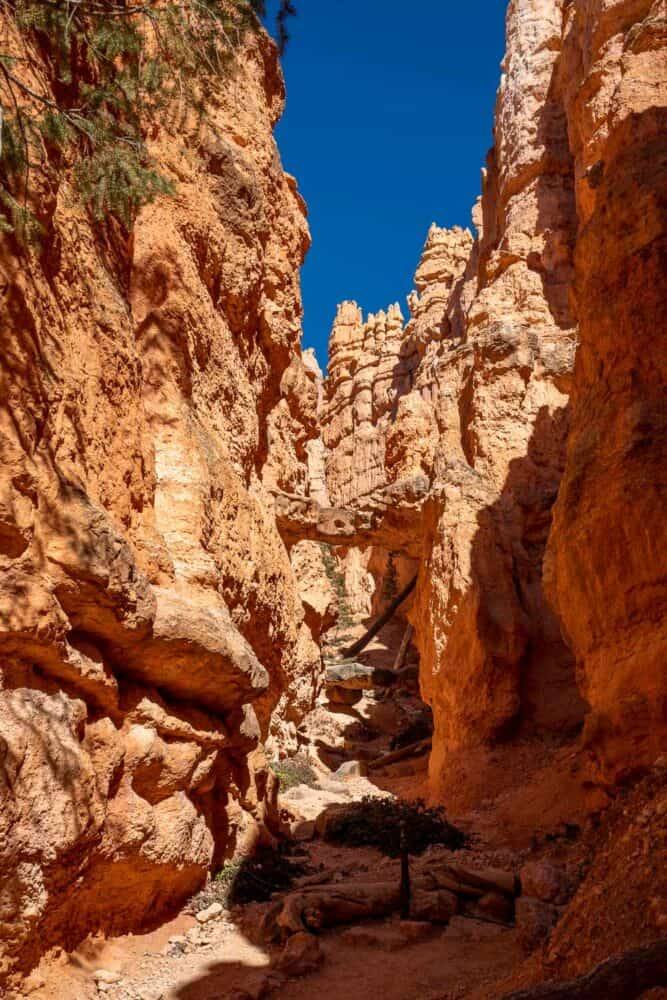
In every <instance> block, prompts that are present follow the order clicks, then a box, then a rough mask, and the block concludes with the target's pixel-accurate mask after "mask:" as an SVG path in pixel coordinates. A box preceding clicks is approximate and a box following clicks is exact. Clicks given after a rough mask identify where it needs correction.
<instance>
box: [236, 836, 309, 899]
mask: <svg viewBox="0 0 667 1000" xmlns="http://www.w3.org/2000/svg"><path fill="white" fill-rule="evenodd" d="M290 850H291V845H289V844H284V845H282V846H281V847H279V848H278V849H277V850H274V849H273V848H271V847H261V848H259V849H258V850H257V851H256V853H255V854H254V855H253V856H252V857H250V858H243V859H242V860H241V861H234V862H227V864H226V865H225V866H224V867H223V868H222V869H221V871H220V872H219V873H218V875H217V876H216V880H218V879H220V880H222V883H223V885H226V888H227V891H226V898H227V902H228V903H229V904H230V905H232V906H234V905H236V904H239V903H265V902H266V901H267V900H269V899H271V896H272V895H273V893H274V892H284V891H286V890H287V889H290V888H291V887H292V883H293V882H294V879H295V878H297V877H298V876H299V875H304V874H306V870H307V869H306V866H305V865H303V864H300V863H298V862H296V861H294V860H292V859H291V858H290V856H289V853H290Z"/></svg>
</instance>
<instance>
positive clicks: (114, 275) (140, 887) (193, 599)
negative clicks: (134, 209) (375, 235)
mask: <svg viewBox="0 0 667 1000" xmlns="http://www.w3.org/2000/svg"><path fill="white" fill-rule="evenodd" d="M2 31H3V37H4V39H5V40H6V41H7V44H8V45H10V46H11V47H12V48H13V50H14V51H16V52H17V53H18V54H20V55H26V54H27V56H28V59H27V61H26V62H24V63H21V64H20V65H22V66H24V67H26V68H25V80H24V82H25V83H26V84H27V85H28V86H30V87H32V89H33V90H35V91H37V92H39V93H47V94H48V93H49V92H50V91H49V88H50V86H51V83H52V81H51V80H50V77H49V71H48V66H47V65H45V64H43V63H41V62H40V57H39V54H38V53H37V52H36V51H30V52H28V53H26V52H25V51H24V50H22V45H23V42H22V41H21V39H20V38H19V37H18V36H16V35H15V34H14V33H13V26H12V23H11V22H7V21H4V22H3V24H2ZM27 67H30V68H29V69H28V68H27ZM283 102H284V87H283V81H282V76H281V73H280V68H279V65H278V59H277V53H276V50H275V47H274V45H273V43H271V42H270V41H269V39H268V37H266V36H265V35H264V34H263V33H262V34H257V35H249V36H248V37H247V39H246V41H245V43H244V46H243V49H242V50H241V52H240V53H239V55H238V58H237V60H236V63H235V66H234V68H233V71H232V72H231V73H230V75H229V76H228V77H227V78H226V79H224V80H222V81H221V82H220V83H219V84H217V85H216V86H215V87H213V89H212V91H211V93H210V94H209V101H208V103H209V111H208V117H207V119H206V121H205V122H201V121H199V120H197V121H190V120H189V118H188V117H187V116H186V117H185V119H183V117H182V116H173V117H174V121H173V122H172V123H171V125H170V124H169V123H168V122H167V120H166V119H165V122H164V123H162V124H160V123H155V125H154V129H153V137H152V143H153V152H154V153H155V155H156V157H157V159H158V161H159V162H160V164H161V167H162V169H163V171H164V173H165V174H166V175H167V176H168V177H169V178H170V179H172V180H173V181H174V182H175V184H176V195H175V197H173V198H163V199H160V200H159V201H158V202H156V203H154V204H152V205H149V206H148V207H146V208H145V209H143V210H142V212H141V213H140V216H139V218H138V220H137V222H136V225H135V227H134V231H133V234H132V237H131V239H129V240H126V239H125V238H124V237H123V234H122V232H121V231H120V230H117V229H114V226H113V224H112V223H110V224H109V226H107V227H106V228H105V227H104V226H101V225H99V224H93V223H92V222H91V219H90V217H89V216H88V214H87V213H86V211H85V210H84V208H83V207H82V206H81V204H80V202H79V200H78V198H77V196H76V195H75V194H74V192H73V189H72V186H71V184H70V177H69V175H68V173H67V171H63V170H62V169H59V170H56V169H55V167H54V166H53V165H52V164H51V163H50V162H49V160H48V158H47V157H46V153H44V154H43V156H42V159H41V160H40V162H39V163H38V164H37V165H36V166H35V167H34V168H33V188H32V189H31V206H32V208H33V209H34V211H35V213H36V214H37V216H38V217H39V219H40V222H41V223H42V225H43V227H44V231H45V237H44V240H43V242H42V244H41V246H38V247H34V248H32V249H29V250H26V249H22V248H21V247H20V246H19V245H18V244H17V243H16V242H15V241H14V239H13V238H12V237H11V236H10V235H4V236H3V237H2V240H1V242H0V296H1V299H2V314H3V320H2V352H1V356H0V454H1V459H2V478H1V479H0V679H1V680H0V798H1V808H0V873H1V879H0V882H1V885H0V975H4V974H6V973H7V972H8V971H10V970H11V969H13V968H17V967H20V968H25V967H28V966H30V965H31V964H32V963H33V962H34V961H35V960H36V959H37V958H38V956H39V954H40V952H41V951H42V950H43V949H45V948H48V947H49V946H50V945H51V944H54V943H59V944H63V945H65V946H71V945H73V944H74V943H75V942H76V941H78V940H79V939H80V938H81V937H82V936H83V935H84V934H86V933H87V932H89V931H94V930H96V929H98V928H102V929H104V930H106V931H125V930H128V929H131V928H136V927H139V926H141V925H144V924H146V923H154V922H156V921H158V920H160V919H161V918H163V917H164V915H165V914H166V913H167V912H168V911H169V910H170V909H172V908H173V907H175V906H177V905H179V904H180V903H181V902H182V901H183V900H184V899H185V898H186V897H187V895H188V894H189V893H191V892H193V891H194V890H195V889H196V888H197V887H198V886H199V885H201V883H202V882H203V880H204V878H205V877H206V875H207V872H208V871H209V869H210V868H211V867H212V866H214V865H216V864H218V863H220V861H221V860H222V859H223V858H224V857H225V856H228V855H229V854H230V853H231V852H232V851H233V850H234V849H235V848H240V847H243V846H244V845H248V844H249V843H251V842H252V841H253V840H255V839H257V838H258V837H259V838H261V837H266V836H270V829H271V827H272V825H273V824H274V822H275V816H274V815H273V803H274V788H273V781H272V777H271V773H270V772H269V771H268V769H267V761H266V757H265V753H264V749H263V747H264V745H265V744H266V743H267V742H268V744H269V746H272V747H274V748H275V747H278V746H290V745H294V742H295V735H296V727H297V726H298V725H299V723H300V721H301V718H302V716H303V715H304V713H306V712H307V711H309V710H310V708H311V707H312V704H313V700H314V697H315V694H316V685H317V677H318V671H319V651H318V647H317V645H316V643H315V641H314V639H313V634H312V632H311V629H310V628H309V627H308V625H307V624H306V621H305V619H304V609H303V605H302V602H301V599H300V597H299V594H298V590H297V583H296V579H295V576H294V572H293V569H292V567H291V565H290V562H289V558H288V554H287V551H286V549H285V546H284V545H283V543H282V541H281V539H280V537H279V535H278V532H277V529H276V523H275V517H274V514H273V499H272V494H271V492H270V490H273V489H276V488H277V489H286V490H289V491H291V492H300V491H301V492H304V491H307V489H308V484H309V473H308V463H309V443H310V442H311V441H312V440H314V439H316V438H317V397H318V393H319V392H320V384H319V382H318V376H317V372H316V371H314V369H313V366H312V364H310V363H308V361H307V362H306V363H305V364H304V362H303V360H302V357H301V352H300V346H299V345H300V336H301V325H300V318H301V302H300V292H299V273H298V271H299V266H300V264H301V262H302V260H303V257H304V255H305V252H306V250H307V248H308V245H309V234H308V228H307V223H306V219H305V210H304V205H303V202H302V200H301V198H300V196H299V195H298V193H297V189H296V185H295V182H294V180H293V179H292V178H291V177H289V176H288V175H286V174H285V173H284V172H283V170H282V167H281V162H280V157H279V155H278V151H277V148H276V145H275V142H274V139H273V128H274V126H275V123H276V121H277V120H278V118H279V116H280V114H281V112H282V108H283ZM176 117H178V121H176ZM321 478H322V476H321Z"/></svg>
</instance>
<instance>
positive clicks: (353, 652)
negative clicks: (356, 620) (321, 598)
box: [343, 576, 417, 656]
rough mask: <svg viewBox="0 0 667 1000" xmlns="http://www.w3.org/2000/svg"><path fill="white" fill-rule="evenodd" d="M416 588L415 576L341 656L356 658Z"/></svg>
mask: <svg viewBox="0 0 667 1000" xmlns="http://www.w3.org/2000/svg"><path fill="white" fill-rule="evenodd" d="M416 586H417V577H416V576H415V577H413V578H412V580H410V583H409V584H408V585H407V587H405V588H404V589H403V590H402V591H401V592H400V594H399V595H398V597H395V598H394V600H393V601H392V602H391V604H390V605H389V607H388V608H387V610H386V611H385V612H383V614H381V615H380V617H379V618H377V619H376V620H375V621H374V622H373V624H372V625H371V627H370V628H369V629H368V631H367V632H364V634H363V635H362V637H361V639H357V641H356V642H355V643H354V644H353V645H352V646H349V647H348V649H344V650H343V656H357V654H358V653H360V652H361V651H362V649H365V648H366V646H367V645H368V644H369V642H370V641H371V639H374V638H375V636H376V635H377V634H378V632H379V631H380V629H381V628H384V626H385V625H386V624H387V622H388V621H390V620H391V619H392V618H393V617H394V615H395V614H396V612H397V611H398V609H399V608H400V606H401V604H402V603H403V601H406V600H407V599H408V597H409V596H410V594H411V593H412V591H413V590H414V589H415V587H416Z"/></svg>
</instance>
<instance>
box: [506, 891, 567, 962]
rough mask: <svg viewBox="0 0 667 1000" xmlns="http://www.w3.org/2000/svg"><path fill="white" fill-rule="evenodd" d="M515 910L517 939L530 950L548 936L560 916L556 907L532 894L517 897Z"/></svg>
mask: <svg viewBox="0 0 667 1000" xmlns="http://www.w3.org/2000/svg"><path fill="white" fill-rule="evenodd" d="M515 912H516V925H517V927H518V929H519V940H520V941H521V944H522V945H523V946H524V948H525V949H526V950H527V951H532V950H533V948H536V947H537V946H538V945H539V944H541V943H542V941H544V940H545V938H547V937H548V936H549V934H550V933H551V931H552V930H553V928H554V927H555V926H556V923H557V922H558V918H559V917H560V910H559V909H558V907H556V906H553V905H552V904H551V903H543V902H542V901H541V900H539V899H534V898H533V897H532V896H521V897H520V898H519V899H517V901H516V909H515Z"/></svg>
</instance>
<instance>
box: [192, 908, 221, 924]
mask: <svg viewBox="0 0 667 1000" xmlns="http://www.w3.org/2000/svg"><path fill="white" fill-rule="evenodd" d="M223 909H224V908H223V906H222V904H221V903H211V905H210V906H207V907H206V909H205V910H200V911H199V913H197V914H196V915H195V919H196V920H197V922H198V923H200V924H207V923H208V922H209V921H210V920H215V918H216V917H219V916H220V915H221V913H222V912H223Z"/></svg>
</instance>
